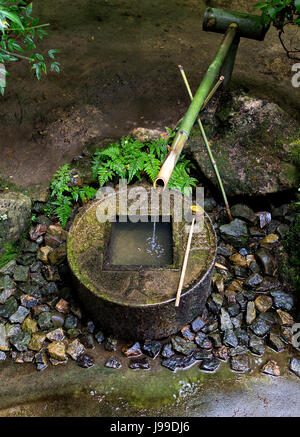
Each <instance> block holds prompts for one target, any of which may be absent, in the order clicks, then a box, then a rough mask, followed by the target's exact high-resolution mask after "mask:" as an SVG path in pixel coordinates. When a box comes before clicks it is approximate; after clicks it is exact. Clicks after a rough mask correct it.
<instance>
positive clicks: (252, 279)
mask: <svg viewBox="0 0 300 437" xmlns="http://www.w3.org/2000/svg"><path fill="white" fill-rule="evenodd" d="M262 281H263V277H262V276H261V275H259V274H258V273H253V274H252V275H251V276H249V277H248V278H247V279H246V281H244V286H245V287H249V288H256V287H257V286H258V285H259V284H261V283H262Z"/></svg>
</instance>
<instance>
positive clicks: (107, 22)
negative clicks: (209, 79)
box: [0, 0, 300, 187]
mask: <svg viewBox="0 0 300 437" xmlns="http://www.w3.org/2000/svg"><path fill="white" fill-rule="evenodd" d="M206 4H207V5H209V6H219V7H224V8H230V9H232V10H238V11H246V12H252V8H253V5H254V4H255V0H251V1H244V0H234V1H232V2H228V1H227V0H226V1H225V0H223V1H222V0H219V1H207V2H205V1H203V0H202V1H198V0H181V1H179V0H168V1H165V2H161V1H160V0H153V1H151V2H150V1H148V0H87V1H80V0H58V1H57V3H56V5H57V7H56V8H55V9H53V7H52V1H50V0H44V1H43V2H37V3H36V4H35V10H34V12H35V13H36V14H37V15H39V16H40V17H41V21H42V22H50V23H51V25H52V27H51V29H52V31H51V34H50V35H49V37H48V38H47V39H46V40H45V41H43V43H42V45H41V50H43V49H44V50H46V49H49V48H57V49H60V50H61V54H60V56H59V60H60V61H61V64H62V72H61V74H59V75H56V74H49V75H48V76H47V78H43V80H42V81H41V82H37V81H36V80H34V79H33V78H32V76H31V73H30V71H29V66H28V65H27V64H24V63H17V64H16V65H12V66H10V72H11V74H12V77H11V78H10V79H9V81H8V87H7V90H6V94H5V97H4V99H1V101H0V132H1V135H0V150H1V163H0V171H1V172H2V173H4V175H5V176H6V177H7V178H8V179H9V180H10V181H12V182H15V183H16V184H18V185H21V186H22V187H28V186H31V185H33V184H37V183H45V184H47V183H48V181H49V179H50V178H51V176H52V174H53V173H54V172H55V171H56V170H57V168H58V167H59V166H60V165H61V164H62V163H64V162H66V161H68V160H70V159H71V158H72V157H73V156H74V155H76V154H78V153H79V152H80V151H81V150H82V148H83V147H84V146H85V145H86V144H89V143H90V142H92V141H96V140H97V138H100V137H103V136H114V137H120V136H122V135H124V134H127V133H128V132H129V131H130V129H131V128H132V127H134V126H136V125H139V126H146V127H147V126H148V127H161V126H172V125H174V124H175V123H176V122H177V120H178V119H179V118H180V117H181V116H182V115H183V113H184V111H185V110H186V108H187V105H188V103H189V100H188V98H187V96H186V91H185V88H184V86H183V84H182V80H181V78H180V74H179V71H178V68H177V65H178V64H182V65H183V66H184V68H185V71H186V74H187V76H188V78H189V80H190V83H191V86H192V89H193V90H195V89H196V88H197V87H198V85H199V84H200V81H201V78H202V76H203V74H204V73H205V71H206V69H207V67H208V65H209V63H210V62H211V60H212V58H213V56H214V54H215V52H216V49H217V46H218V44H219V43H220V41H221V39H222V37H221V35H219V34H213V33H208V32H204V31H202V17H203V12H204V9H205V7H206ZM286 38H287V40H288V41H290V40H291V39H292V40H293V42H294V44H296V41H295V40H297V38H295V29H291V30H286ZM258 47H259V50H258ZM293 63H294V61H290V60H288V59H287V57H286V56H285V54H284V52H283V50H282V47H281V45H280V42H279V40H278V37H277V34H276V31H275V30H274V29H271V30H270V31H269V32H268V34H267V36H266V39H265V41H264V42H257V41H254V40H245V39H244V40H242V41H241V44H240V47H239V52H238V55H237V59H236V66H235V70H234V74H233V78H232V86H233V87H237V86H238V87H240V86H245V87H246V89H247V90H248V91H249V93H250V94H254V95H257V96H259V97H268V98H270V99H271V100H272V101H275V102H276V103H279V104H280V106H282V107H283V108H284V109H288V110H289V111H290V112H291V113H292V114H294V115H296V116H297V114H299V92H300V91H299V88H298V89H295V88H293V87H292V86H291V78H292V72H291V66H292V64H293Z"/></svg>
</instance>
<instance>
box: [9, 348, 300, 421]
mask: <svg viewBox="0 0 300 437" xmlns="http://www.w3.org/2000/svg"><path fill="white" fill-rule="evenodd" d="M91 354H92V355H93V356H94V357H95V366H94V367H91V368H90V369H88V370H84V369H81V368H79V367H78V366H76V364H75V363H73V362H72V363H71V362H69V363H68V364H67V365H66V366H59V367H56V368H53V367H52V368H49V369H46V370H45V371H44V372H41V373H37V372H36V370H35V369H34V367H33V366H32V365H30V364H27V365H26V364H25V365H21V366H20V367H18V368H16V364H13V363H9V362H7V363H3V364H1V366H3V367H4V368H3V370H2V372H1V376H2V383H1V387H0V417H6V416H35V417H37V416H74V415H75V416H82V417H84V416H96V417H97V416H98V417H99V416H108V417H126V416H128V417H130V416H156V417H157V416H160V417H162V416H172V417H175V416H187V417H189V416H191V417H194V416H199V417H201V416H205V417H206V416H208V417H209V416H226V417H247V416H248V417H252V416H255V417H257V416H264V417H271V416H288V417H293V416H299V415H300V383H299V378H297V377H296V376H295V375H293V374H292V373H291V372H289V370H288V369H287V368H286V363H287V361H288V360H287V356H288V354H287V353H282V354H276V353H275V352H272V351H267V352H266V354H265V356H264V357H260V358H258V357H254V356H253V357H252V359H253V360H255V361H256V363H257V364H259V363H262V362H265V361H266V359H272V358H273V359H276V360H277V361H278V362H279V363H280V365H282V370H283V376H280V377H273V376H269V375H263V374H260V373H259V372H258V371H256V372H253V371H252V373H250V374H249V373H248V374H246V375H242V374H237V373H235V372H233V371H231V370H230V368H229V366H228V364H226V363H222V364H221V367H220V368H219V369H218V371H217V372H216V373H215V374H210V373H205V372H202V371H200V370H199V367H198V365H197V364H195V365H194V366H193V367H191V368H190V369H188V370H177V371H176V373H173V372H170V371H169V370H167V369H164V368H163V367H161V366H160V364H159V363H158V362H157V360H156V361H153V363H152V364H153V367H152V369H151V371H149V370H138V371H133V370H130V369H128V367H127V365H126V360H125V359H124V358H123V360H122V361H123V367H122V368H121V369H118V370H116V369H107V368H105V367H104V362H105V360H106V359H107V358H108V357H109V356H110V355H111V353H110V352H107V351H105V350H104V349H103V347H102V346H97V348H96V349H95V350H94V351H92V352H91ZM152 364H151V366H152Z"/></svg>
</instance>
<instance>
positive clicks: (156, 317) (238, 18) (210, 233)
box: [68, 8, 268, 339]
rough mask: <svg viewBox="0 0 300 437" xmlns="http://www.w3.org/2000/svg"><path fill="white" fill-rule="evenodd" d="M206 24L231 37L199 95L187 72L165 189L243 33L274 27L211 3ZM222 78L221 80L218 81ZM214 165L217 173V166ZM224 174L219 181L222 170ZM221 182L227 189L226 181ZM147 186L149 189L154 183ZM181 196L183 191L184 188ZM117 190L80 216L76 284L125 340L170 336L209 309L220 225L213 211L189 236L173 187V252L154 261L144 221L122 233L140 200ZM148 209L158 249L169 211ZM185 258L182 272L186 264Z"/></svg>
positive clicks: (90, 307) (72, 260)
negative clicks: (187, 101)
mask: <svg viewBox="0 0 300 437" xmlns="http://www.w3.org/2000/svg"><path fill="white" fill-rule="evenodd" d="M203 28H204V30H208V31H213V32H219V33H225V36H224V38H223V41H222V43H221V45H220V47H219V49H218V51H217V54H216V56H215V58H214V59H213V61H212V63H211V65H210V66H209V68H208V70H207V73H206V74H205V76H204V78H203V80H202V82H201V84H200V86H199V88H198V90H197V92H196V94H195V96H194V98H193V96H192V94H191V91H190V89H189V85H188V82H187V79H186V77H185V75H184V76H183V77H184V79H185V84H186V86H187V89H188V91H189V95H190V97H191V99H192V103H191V105H190V107H189V108H188V110H187V112H186V114H185V116H184V118H183V120H182V122H181V123H180V126H179V129H178V132H177V134H176V136H175V138H174V141H173V144H172V147H171V150H170V153H169V155H168V157H167V159H166V160H165V162H164V164H163V166H162V168H161V170H160V172H159V175H158V177H157V179H156V181H155V183H154V186H155V187H159V186H160V187H162V189H163V190H164V189H165V188H166V186H167V184H168V181H169V179H170V177H171V174H172V172H173V170H174V167H175V165H176V162H177V160H178V157H179V155H180V153H181V151H182V149H183V147H184V145H185V143H186V141H187V140H188V137H189V134H190V132H191V129H192V127H193V125H194V123H195V121H196V119H197V117H198V114H199V112H200V111H201V109H202V108H203V105H204V104H205V103H206V102H207V100H208V99H209V97H210V96H211V95H212V94H213V92H214V91H215V90H216V89H217V87H218V86H219V85H220V83H218V82H224V83H225V84H226V83H228V81H229V80H230V76H231V72H232V69H233V65H234V59H235V55H236V51H237V48H238V44H239V40H240V37H241V36H242V37H246V38H252V39H256V40H263V39H264V36H265V33H266V32H267V30H268V29H267V28H265V27H264V25H263V23H262V20H261V17H260V16H256V15H249V14H240V13H235V12H229V11H223V10H221V9H214V8H208V9H207V10H206V12H205V16H204V22H203ZM220 76H224V78H223V79H224V80H223V79H222V81H220V79H219V78H220ZM216 80H217V84H215V85H214V83H215V82H216ZM199 127H200V129H201V133H202V135H203V137H204V141H205V140H206V143H207V144H208V142H207V139H206V136H205V132H204V129H203V127H202V125H201V122H200V121H199ZM207 147H208V153H209V155H210V158H211V162H212V164H213V163H214V160H213V156H212V153H211V152H210V151H209V146H208V145H207ZM213 165H214V164H213ZM214 169H215V171H216V173H218V172H217V169H216V166H215V165H214ZM217 176H218V174H217ZM218 180H219V183H220V175H219V177H218ZM220 187H221V191H222V193H223V190H222V184H221V183H220ZM137 189H138V187H137ZM163 190H162V191H163ZM147 193H148V194H149V196H150V188H149V187H148V188H147ZM177 195H178V196H181V195H180V194H179V193H178V194H177ZM116 197H117V198H118V193H116V192H114V193H112V194H108V195H107V196H104V197H102V198H100V199H99V198H98V199H96V200H94V201H92V202H91V203H89V204H88V205H87V206H85V207H84V208H83V209H82V210H81V211H80V213H79V214H78V215H77V217H76V218H75V220H74V223H73V225H72V227H71V229H70V232H69V238H68V261H69V265H70V268H71V270H72V272H73V275H74V281H75V289H76V291H77V293H78V297H79V299H80V301H81V303H82V305H83V306H84V307H85V309H86V311H87V312H88V313H89V314H90V315H91V317H92V318H93V320H95V322H96V323H97V324H98V325H99V326H101V327H102V328H103V329H104V330H106V331H107V332H108V333H110V334H112V335H115V336H118V337H122V338H126V339H154V338H163V337H166V336H168V335H170V334H173V333H175V332H177V331H178V330H179V329H181V328H182V327H183V326H184V325H185V324H187V323H190V322H191V321H192V320H193V318H194V317H196V316H197V315H199V314H201V313H202V311H203V309H204V306H205V303H206V300H207V297H208V296H209V294H210V283H211V278H212V274H213V268H214V265H215V256H216V250H217V240H216V234H215V231H214V228H213V226H212V224H211V221H210V219H209V217H208V215H207V214H205V213H204V214H203V226H202V228H201V230H200V231H198V232H196V233H194V234H193V235H192V237H190V239H188V234H189V232H188V230H187V225H190V223H191V222H192V218H191V217H190V218H189V219H188V218H187V217H185V215H184V214H183V215H182V217H183V219H182V220H181V221H179V222H178V221H176V220H175V215H176V208H175V203H176V202H175V200H176V194H175V197H173V200H172V201H171V204H170V206H171V208H170V212H169V216H168V217H167V221H168V222H169V223H170V224H171V226H170V229H169V231H168V232H169V237H168V238H169V240H170V247H171V251H170V254H169V255H170V256H169V257H167V258H166V260H165V261H164V262H163V261H162V262H161V263H160V262H159V261H158V262H157V263H155V265H154V263H151V262H150V263H149V262H147V261H145V260H146V258H143V257H139V254H138V253H131V252H134V251H138V252H139V251H140V252H142V251H143V247H142V246H141V245H138V244H136V243H137V242H136V241H135V239H137V235H138V233H139V232H141V228H140V229H138V226H137V229H135V232H137V233H135V234H134V233H132V234H131V232H132V231H133V228H132V227H131V228H130V226H129V227H128V230H127V231H125V232H126V234H125V236H124V237H122V238H121V239H120V238H118V235H120V232H121V231H122V229H120V227H118V225H117V223H118V222H120V221H121V222H122V219H121V217H122V214H125V215H126V216H127V215H128V211H129V210H130V207H131V206H132V202H134V200H132V199H131V200H129V201H128V204H127V206H126V208H125V210H124V208H123V207H122V205H121V204H120V202H118V201H116ZM223 197H224V201H225V205H226V207H227V212H230V211H229V206H228V202H227V199H226V195H225V196H224V193H223ZM112 202H115V206H116V209H115V211H114V213H113V214H111V215H110V214H108V215H107V220H106V221H105V222H99V220H98V218H97V211H98V212H99V211H100V212H101V211H102V212H103V211H106V210H109V205H110V203H112ZM226 202H227V203H226ZM147 208H148V206H147V207H146V210H145V211H144V217H146V218H147V219H150V225H151V226H150V228H149V229H151V232H150V234H149V232H148V231H145V232H144V240H145V243H149V242H150V246H149V245H148V248H149V247H150V249H152V251H153V250H154V249H157V248H158V247H160V246H159V243H158V242H157V241H156V240H155V238H156V233H154V225H153V223H152V222H154V221H157V222H158V223H159V222H163V221H164V220H165V218H164V214H163V208H162V205H161V204H159V205H158V207H157V210H156V212H155V214H154V215H153V211H152V209H151V210H150V209H149V210H148V209H147ZM182 208H184V205H182ZM185 210H186V209H185ZM229 217H230V215H229ZM115 222H116V223H115ZM193 223H194V222H193ZM134 225H135V226H136V225H137V224H136V223H134ZM155 230H156V228H155ZM147 232H148V234H147ZM118 233H119V234H118ZM117 234H118V235H117ZM127 234H128V235H127ZM191 234H192V233H190V235H191ZM130 235H131V237H130ZM127 237H128V238H129V239H130V238H131V241H129V240H126V238H127ZM122 239H123V240H124V243H125V248H124V247H122V244H121V246H118V244H119V243H120V241H121V243H122ZM188 240H190V241H188ZM126 241H128V243H126ZM132 243H135V244H132ZM187 244H189V245H190V247H189V256H188V258H187V257H185V254H186V250H185V249H186V247H187ZM122 250H125V252H124V254H123V257H121V256H120V253H121V251H122ZM126 251H127V252H126ZM154 251H155V250H154ZM127 253H128V256H127ZM115 255H116V256H115ZM184 259H185V263H184V264H185V272H184V273H185V274H184V277H183V276H182V275H181V268H182V265H183V261H184ZM179 283H180V302H179V300H178V299H179V298H178V299H177V303H176V305H177V306H175V299H176V291H177V289H178V284H179Z"/></svg>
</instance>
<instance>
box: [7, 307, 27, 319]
mask: <svg viewBox="0 0 300 437" xmlns="http://www.w3.org/2000/svg"><path fill="white" fill-rule="evenodd" d="M29 312H30V311H29V309H28V308H25V307H22V306H19V307H18V309H17V311H16V312H15V313H13V314H12V315H11V316H10V318H9V321H10V322H11V323H22V322H23V321H24V320H25V319H26V317H27V316H28V314H29Z"/></svg>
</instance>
